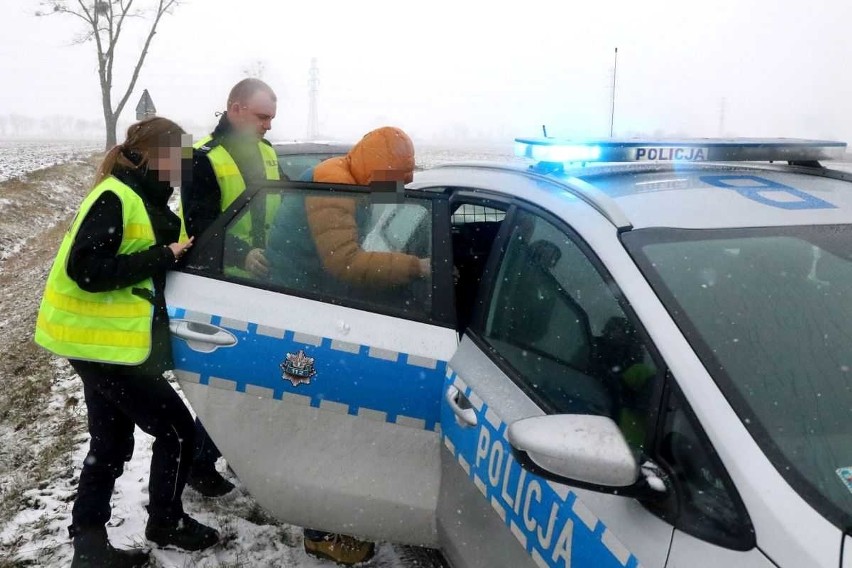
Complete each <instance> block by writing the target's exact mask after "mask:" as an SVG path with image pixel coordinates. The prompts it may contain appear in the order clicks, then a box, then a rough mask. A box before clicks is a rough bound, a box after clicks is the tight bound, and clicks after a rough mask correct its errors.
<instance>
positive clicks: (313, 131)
mask: <svg viewBox="0 0 852 568" xmlns="http://www.w3.org/2000/svg"><path fill="white" fill-rule="evenodd" d="M308 94H309V95H310V102H309V107H308V140H316V139H317V137H319V111H318V107H317V99H318V97H319V66H318V65H317V58H316V57H314V58H312V59H311V68H310V70H309V71H308Z"/></svg>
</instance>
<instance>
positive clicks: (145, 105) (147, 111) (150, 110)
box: [136, 89, 157, 120]
mask: <svg viewBox="0 0 852 568" xmlns="http://www.w3.org/2000/svg"><path fill="white" fill-rule="evenodd" d="M152 116H157V107H155V106H154V101H153V100H152V99H151V95H150V94H149V93H148V89H145V90H144V91H143V92H142V98H140V99H139V104H137V105H136V120H142V119H144V118H149V117H152Z"/></svg>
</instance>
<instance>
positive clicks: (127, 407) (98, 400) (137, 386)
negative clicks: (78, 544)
mask: <svg viewBox="0 0 852 568" xmlns="http://www.w3.org/2000/svg"><path fill="white" fill-rule="evenodd" d="M71 366H72V367H74V370H75V371H77V374H79V375H80V378H81V379H82V381H83V389H84V394H85V397H86V407H87V408H88V421H89V434H90V435H91V441H90V442H89V453H88V455H87V456H86V460H85V461H84V462H83V471H82V472H81V473H80V482H79V485H78V489H77V500H76V501H75V502H74V508H73V510H72V513H71V517H72V526H74V527H76V528H89V527H100V526H104V525H105V524H106V523H107V521H108V520H109V518H110V515H111V511H110V498H111V497H112V491H113V488H114V486H115V480H116V479H117V478H118V477H119V476H120V475H121V474H122V473H123V472H124V463H125V462H127V461H129V460H130V458H131V456H132V455H133V430H134V426H139V428H141V429H142V430H143V431H144V432H145V433H147V434H150V435H151V436H153V437H154V438H155V440H154V445H153V455H152V457H151V471H150V474H149V479H148V497H149V505H148V514H149V517H150V519H151V520H153V521H155V522H158V523H172V522H175V521H177V520H179V519H180V518H181V517H182V516H183V504H182V502H181V495H182V494H183V488H184V486H185V485H186V479H187V476H188V475H189V470H190V468H191V467H192V460H193V454H194V444H195V425H194V423H193V420H192V415H191V414H190V413H189V410H188V409H187V408H186V405H185V404H184V403H183V401H182V400H181V398H180V397H179V396H178V394H177V392H175V390H174V389H173V388H172V386H171V385H170V384H169V382H168V381H167V380H166V379H165V378H163V377H162V376H156V375H154V376H152V375H134V374H127V370H126V368H125V369H122V368H116V366H114V365H103V364H99V363H88V362H83V361H71Z"/></svg>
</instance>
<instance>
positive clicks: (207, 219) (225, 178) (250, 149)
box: [180, 79, 281, 497]
mask: <svg viewBox="0 0 852 568" xmlns="http://www.w3.org/2000/svg"><path fill="white" fill-rule="evenodd" d="M226 109H227V110H226V111H225V112H224V113H222V116H221V119H220V120H219V124H218V125H217V126H216V128H215V129H214V130H213V132H212V133H211V134H210V135H209V136H207V137H205V138H202V139H201V140H200V141H199V142H198V143H196V144H195V147H194V150H193V159H192V176H191V178H190V180H188V181H186V182H185V183H184V185H183V186H182V187H181V210H180V213H181V217H182V218H183V220H184V227H185V231H186V234H185V235H184V238H186V237H187V236H189V237H199V236H200V235H201V234H202V233H203V232H204V231H205V230H207V228H208V227H209V226H210V225H211V224H213V222H214V221H216V219H217V218H218V217H219V215H221V214H222V213H223V212H224V211H226V210H227V209H228V208H229V207H230V206H231V204H232V203H233V202H234V201H235V200H236V199H237V198H239V196H240V195H241V194H242V193H243V192H244V191H245V190H246V188H247V187H250V186H251V185H252V184H254V183H258V182H267V181H274V180H278V179H280V178H281V173H280V169H279V167H278V158H277V156H276V154H275V150H274V149H273V148H272V145H271V144H270V143H269V142H268V141H266V139H265V138H264V136H266V133H267V132H269V130H271V129H272V120H273V119H274V118H275V115H276V112H277V97H276V95H275V92H274V91H273V90H272V88H271V87H270V86H269V85H268V84H266V83H265V82H263V81H261V80H259V79H244V80H242V81H240V82H239V83H237V84H236V85H234V87H233V88H232V89H231V92H230V94H229V95H228V101H227V106H226ZM273 207H275V204H273V203H268V202H264V203H258V204H257V205H253V208H252V210H251V215H247V216H245V217H244V219H243V220H241V221H240V222H239V223H237V225H236V226H234V227H232V228H229V230H228V234H227V235H226V245H225V259H224V265H225V266H224V270H225V272H226V273H227V274H230V275H234V276H241V277H246V278H265V277H266V276H267V274H268V272H269V263H268V262H267V260H266V257H265V256H264V254H263V250H264V249H265V248H266V242H265V233H266V225H267V223H268V220H269V219H271V217H272V216H273V215H274V214H275V210H274V209H273ZM220 455H221V454H220V453H219V450H218V449H217V448H216V446H215V444H214V443H213V441H212V440H211V439H210V437H209V436H208V435H207V432H206V430H205V429H204V427H203V426H202V425H201V422H200V421H198V420H196V454H195V462H194V465H193V469H192V473H191V475H190V478H189V486H190V487H192V488H193V489H195V490H197V491H199V492H200V493H202V494H203V495H205V496H208V497H218V496H220V495H224V494H226V493H228V492H230V491H231V489H233V487H234V486H233V484H231V483H230V482H229V481H228V480H226V479H225V478H224V477H222V476H221V475H220V474H219V473H218V472H217V471H216V468H215V463H216V460H217V459H218V458H219V456H220Z"/></svg>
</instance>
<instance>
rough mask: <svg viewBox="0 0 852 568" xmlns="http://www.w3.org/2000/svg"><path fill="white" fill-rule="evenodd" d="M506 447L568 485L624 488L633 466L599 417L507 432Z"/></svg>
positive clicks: (535, 422) (633, 476) (533, 422)
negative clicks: (511, 448) (509, 446)
mask: <svg viewBox="0 0 852 568" xmlns="http://www.w3.org/2000/svg"><path fill="white" fill-rule="evenodd" d="M508 436H509V443H510V444H511V445H512V447H513V448H514V449H515V450H516V452H519V453H521V455H522V457H526V458H529V461H531V462H532V463H533V464H534V465H535V466H538V467H539V468H541V469H542V470H544V471H545V472H548V473H550V474H552V475H555V476H558V477H559V478H564V479H565V480H570V481H579V482H582V483H585V484H589V485H593V486H599V487H608V488H627V487H632V486H634V485H636V482H637V481H638V480H639V473H640V471H639V464H638V463H637V461H636V458H635V456H634V455H633V451H632V450H631V449H630V446H629V445H628V444H627V441H626V440H625V439H624V436H623V435H622V433H621V430H620V429H619V428H618V426H617V425H616V423H615V422H614V421H613V420H612V419H610V418H607V417H605V416H592V415H583V414H552V415H547V416H536V417H533V418H525V419H523V420H518V421H517V422H514V423H512V424H511V425H510V426H509V431H508Z"/></svg>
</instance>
